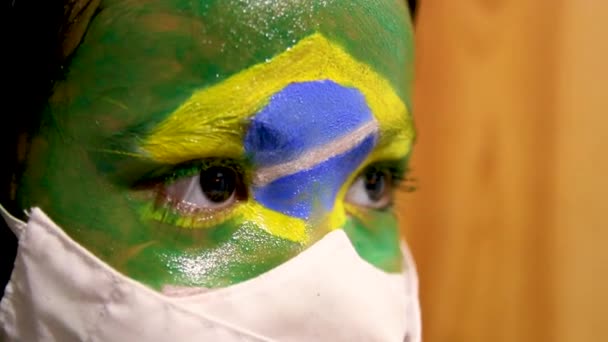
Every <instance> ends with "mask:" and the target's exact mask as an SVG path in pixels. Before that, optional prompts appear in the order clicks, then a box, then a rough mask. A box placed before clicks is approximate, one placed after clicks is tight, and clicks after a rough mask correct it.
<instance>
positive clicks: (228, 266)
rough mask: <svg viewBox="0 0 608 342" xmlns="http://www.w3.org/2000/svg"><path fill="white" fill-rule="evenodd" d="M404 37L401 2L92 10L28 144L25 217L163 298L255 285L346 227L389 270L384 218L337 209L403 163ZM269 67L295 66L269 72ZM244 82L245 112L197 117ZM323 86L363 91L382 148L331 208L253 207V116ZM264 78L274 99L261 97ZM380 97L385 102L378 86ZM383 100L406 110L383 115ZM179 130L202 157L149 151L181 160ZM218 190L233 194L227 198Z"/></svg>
mask: <svg viewBox="0 0 608 342" xmlns="http://www.w3.org/2000/svg"><path fill="white" fill-rule="evenodd" d="M411 41H412V29H411V24H410V21H409V15H408V13H407V9H406V6H405V3H403V4H401V3H399V2H394V1H369V0H360V1H312V2H306V3H305V4H302V3H300V2H298V1H285V2H283V1H273V2H270V3H267V2H262V1H186V0H183V1H179V0H178V1H162V0H158V1H146V2H137V1H111V0H107V1H102V3H101V5H100V10H99V11H98V14H97V15H96V16H95V17H94V19H93V20H92V22H91V23H90V26H89V29H88V31H87V33H86V35H85V37H84V38H83V41H82V42H81V44H80V46H79V47H78V48H77V49H76V51H75V53H74V55H73V56H72V58H71V61H70V64H69V65H68V66H67V68H66V70H65V76H64V79H62V80H59V81H58V82H57V83H56V85H55V88H54V91H53V94H52V96H51V97H50V99H49V102H48V105H47V108H46V110H45V112H44V113H43V119H42V122H41V125H40V128H39V129H38V130H37V131H36V132H35V134H34V136H33V138H32V141H31V144H30V148H29V154H28V159H27V161H28V164H27V168H26V170H25V172H24V174H23V176H22V178H21V181H20V187H19V193H18V197H19V201H20V203H21V206H22V207H23V208H29V207H32V206H39V207H41V208H42V209H43V210H44V211H45V212H46V213H48V214H49V216H50V217H51V218H53V220H55V221H56V222H57V223H58V224H59V225H60V226H61V227H62V228H63V229H64V230H65V231H66V232H67V233H68V234H69V235H70V236H71V237H72V238H74V239H75V240H76V241H78V242H79V243H80V244H82V245H83V246H84V247H86V248H87V249H88V250H90V251H91V252H93V253H94V254H96V255H97V256H99V257H100V258H102V259H103V260H104V261H106V262H107V263H109V264H110V265H111V266H113V267H114V268H116V269H117V270H119V271H121V272H123V273H125V274H127V275H129V276H130V277H132V278H134V279H136V280H138V281H141V282H143V283H145V284H147V285H149V286H151V287H154V288H157V289H161V288H162V287H163V286H165V285H181V286H204V287H219V286H227V285H230V284H234V283H237V282H240V281H243V280H246V279H250V278H252V277H255V276H257V275H259V274H261V273H263V272H265V271H267V270H269V269H272V268H273V267H275V266H277V265H279V264H281V263H283V262H285V261H286V260H288V259H290V258H292V257H293V256H295V255H297V254H298V253H299V252H300V251H302V250H303V249H304V248H306V247H307V246H309V245H310V244H312V243H314V242H315V241H317V240H318V239H319V238H321V237H322V235H323V234H324V233H325V232H327V231H329V230H331V229H336V228H339V227H340V226H343V225H344V226H345V229H346V231H347V233H348V234H349V237H350V238H351V240H352V241H353V243H354V245H355V246H356V248H357V250H358V251H359V252H360V254H361V256H362V257H363V258H365V259H366V260H368V261H370V262H371V263H372V264H374V265H376V266H378V267H380V268H383V269H385V270H387V271H397V270H398V269H399V265H400V253H399V248H398V247H399V239H398V233H397V231H398V230H397V228H396V227H397V226H396V223H395V222H394V220H392V219H391V218H390V217H392V216H391V214H390V213H389V212H387V209H382V210H379V209H374V208H373V207H372V208H364V207H365V206H366V205H365V204H361V203H358V204H357V203H355V204H351V205H348V206H346V207H353V208H355V209H354V210H353V211H349V210H347V209H345V205H344V202H345V196H346V193H347V192H348V191H349V188H350V187H351V184H355V183H357V180H359V179H360V178H358V177H359V175H360V174H361V172H363V171H364V170H365V169H368V168H369V167H370V166H373V165H376V164H377V165H393V164H395V165H401V164H402V163H403V160H405V158H406V155H407V153H408V151H409V149H410V144H411V140H412V134H411V131H412V127H411V118H410V117H409V114H408V113H407V107H409V102H410V101H409V91H410V88H409V87H410V86H409V85H410V83H411V79H412V44H411ZM301 56H312V57H311V58H310V59H305V58H304V57H301ZM315 56H316V57H315ZM319 56H321V57H319ZM326 56H330V57H329V58H326ZM296 57H297V58H296ZM303 58H304V59H303ZM306 58H308V57H306ZM302 60H303V61H305V62H302V63H304V64H302V65H299V64H297V62H298V61H302ZM285 61H286V62H285ZM309 61H310V62H309ZM318 61H321V62H322V66H319V64H315V63H321V62H318ZM324 61H326V62H324ZM332 61H333V63H334V64H335V65H334V64H332ZM281 63H283V64H281ZM290 63H291V64H290ZM306 63H308V64H306ZM279 64H281V65H293V70H292V71H290V72H283V71H281V72H277V71H276V70H277V68H278V67H277V66H276V65H279ZM349 68H350V69H349ZM352 68H355V69H352ZM362 68H364V69H362ZM273 70H274V71H273ZM307 70H312V71H307ZM315 70H316V71H315ZM350 70H365V72H364V73H357V72H351V71H350ZM300 71H301V72H300ZM273 72H274V73H276V74H277V75H278V76H277V75H275V74H273ZM315 72H316V74H315ZM287 74H289V75H287ZM356 74H365V75H366V76H365V77H367V75H372V74H373V77H372V76H370V77H372V78H367V79H364V78H361V77H363V76H361V77H359V79H357V78H356V77H355V76H357V75H356ZM288 76H289V77H292V79H290V80H287V78H286V77H288ZM252 77H253V78H252ZM337 78H340V79H337ZM252 79H253V80H255V82H256V83H255V84H257V85H259V87H255V89H251V90H250V91H248V92H249V93H252V94H253V95H252V96H251V101H249V100H247V101H249V102H247V101H244V102H243V105H242V106H241V105H240V103H239V106H238V108H240V109H243V110H242V113H239V114H238V115H237V114H236V112H237V110H236V109H235V110H229V111H225V112H221V113H220V112H217V111H216V112H214V113H216V114H215V115H211V114H204V113H205V112H201V113H203V114H201V113H198V112H196V106H197V105H202V106H203V105H204V106H207V103H210V104H209V106H211V104H213V105H214V106H216V107H213V108H224V107H225V108H230V105H232V104H233V103H237V102H238V101H241V100H243V97H241V96H238V98H237V97H235V98H230V96H227V95H226V94H231V93H234V92H233V91H234V89H238V86H239V84H245V83H239V82H246V80H252ZM327 79H329V80H333V81H335V82H337V83H339V84H340V85H342V86H345V87H350V88H353V89H358V91H359V92H360V93H361V94H363V95H364V96H365V98H366V101H367V103H368V106H369V108H370V109H371V111H372V114H373V115H374V117H375V118H376V120H377V122H378V125H379V127H380V128H379V129H380V132H379V139H378V141H377V144H376V145H375V149H374V151H372V152H371V153H369V155H368V157H367V158H366V159H365V160H364V161H363V162H361V163H360V165H359V166H357V167H354V168H353V170H352V172H351V173H350V174H349V175H348V176H347V177H346V178H345V183H344V186H342V188H341V190H340V191H339V192H338V193H337V194H336V199H335V204H334V205H333V207H332V208H330V209H327V208H325V209H324V210H320V211H319V212H316V211H313V212H314V215H311V216H310V217H306V218H302V217H292V216H290V215H289V214H285V213H280V212H278V211H277V210H273V209H271V208H268V207H266V206H264V205H261V204H260V203H259V202H257V201H256V199H255V198H253V196H252V191H251V188H252V186H253V185H252V184H253V183H254V182H255V175H256V172H257V171H259V170H257V169H256V165H255V164H254V163H253V162H252V159H251V156H250V155H247V154H246V153H244V151H243V148H242V146H243V139H244V137H245V134H246V132H247V130H248V127H249V118H250V117H252V116H254V115H255V114H256V113H257V112H259V111H260V110H262V109H263V108H264V106H265V105H267V104H268V103H269V101H270V96H271V95H272V94H274V93H276V92H277V91H279V90H281V89H282V87H283V86H284V84H291V83H293V82H307V81H315V80H327ZM370 79H371V80H373V82H371V83H373V84H371V85H370V81H369V80H370ZM271 82H275V83H273V84H274V85H276V87H277V89H274V88H272V87H270V86H268V87H266V86H267V85H268V84H270V83H271ZM281 82H283V83H281ZM357 82H359V83H357ZM366 84H367V85H366ZM235 87H236V88H235ZM365 87H368V88H369V89H368V88H365ZM374 87H376V88H374ZM258 88H259V89H269V90H268V92H269V93H268V94H267V93H262V90H259V89H258ZM385 88H386V89H389V90H390V91H391V92H392V94H393V95H391V96H392V97H390V96H389V95H383V94H386V92H383V91H377V92H375V90H374V89H385ZM258 90H259V91H258ZM256 91H258V92H259V94H257V93H256ZM264 91H265V90H264ZM254 93H255V94H254ZM217 94H220V95H217ZM374 94H380V95H374ZM389 97H390V99H388V100H387V98H389ZM218 99H220V100H218ZM393 103H399V104H401V106H403V108H405V109H404V110H405V111H404V112H403V113H400V114H386V113H385V112H384V111H383V110H382V108H389V107H390V108H394V106H393V105H392V104H393ZM249 104H251V109H249V107H246V106H248V105H249ZM383 106H384V107H383ZM397 107H399V106H397ZM192 108H195V109H192ZM205 108H207V107H205ZM209 108H211V107H209ZM238 108H237V109H238ZM192 113H194V114H192ZM217 113H220V114H217ZM184 118H186V119H184ZM172 120H173V121H172ZM176 120H177V121H176ZM189 127H197V129H200V130H199V131H197V132H199V133H198V138H197V139H200V141H198V140H197V144H195V146H200V151H199V150H196V149H195V150H194V154H190V155H188V156H189V157H188V158H187V160H181V159H180V160H177V159H175V160H174V159H172V158H171V155H172V154H173V152H172V151H176V150H175V149H174V150H172V149H170V148H169V147H168V145H169V144H164V143H159V144H157V145H154V146H153V145H151V144H150V142H155V141H163V140H162V139H161V140H158V139H156V138H157V137H162V138H165V137H169V140H166V141H170V142H171V145H172V146H177V149H179V146H186V145H187V144H188V141H192V137H191V136H190V135H183V134H182V133H183V132H186V131H188V130H187V129H188V128H189ZM165 132H170V133H165ZM176 132H177V133H176ZM200 132H204V133H200ZM404 132H405V133H404ZM195 133H196V132H195ZM311 134H312V133H311ZM155 139H156V140H155ZM150 146H153V147H150ZM328 146H331V143H330V144H329V145H328ZM171 148H174V147H171ZM163 149H165V152H167V153H164V154H163V153H161V152H162V151H163ZM159 151H160V152H159ZM175 153H177V152H175ZM160 156H164V157H163V158H161V157H160ZM229 170H236V171H235V172H236V178H237V180H236V182H237V183H238V184H237V185H235V187H234V189H233V188H231V186H232V185H231V183H230V182H232V180H231V179H230V178H229V177H231V174H230V172H231V171H229ZM327 172H332V170H327ZM383 172H384V171H383V170H380V171H379V174H384V173H383ZM218 175H219V176H218ZM197 177H198V178H197ZM204 179H207V180H206V181H205V180H204ZM368 181H369V179H368ZM213 182H215V183H213ZM209 184H215V185H214V186H215V188H213V187H211V188H209V189H211V190H209V191H207V192H206V193H207V194H209V193H214V194H215V195H216V196H219V197H216V198H215V199H216V200H215V201H211V202H209V201H207V202H205V203H206V204H204V205H203V204H201V203H202V202H201V199H200V196H199V195H194V193H193V192H192V191H190V190H185V189H193V187H194V188H196V187H198V188H197V191H199V192H200V188H201V187H202V188H205V186H210V185H209ZM218 184H219V185H218ZM357 184H359V183H357ZM360 184H364V185H365V184H367V185H369V184H368V183H360ZM222 186H223V187H224V188H222ZM218 189H219V190H218ZM222 189H224V190H225V191H227V192H231V191H230V190H231V189H232V190H234V197H230V198H228V199H226V198H223V197H221V196H223V195H222V193H220V192H218V191H220V190H222ZM226 189H228V190H226ZM366 189H367V190H369V186H368V187H367V188H366ZM237 190H238V191H237ZM372 190H373V189H372ZM197 193H198V192H197ZM228 195H230V194H228ZM197 196H198V197H197ZM227 197H229V196H227ZM346 197H348V196H346ZM186 199H188V200H187V201H186ZM193 203H194V204H193ZM355 212H356V213H355ZM363 212H365V213H366V214H361V213H363ZM348 217H352V218H348Z"/></svg>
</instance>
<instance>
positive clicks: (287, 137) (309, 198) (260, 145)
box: [244, 80, 378, 220]
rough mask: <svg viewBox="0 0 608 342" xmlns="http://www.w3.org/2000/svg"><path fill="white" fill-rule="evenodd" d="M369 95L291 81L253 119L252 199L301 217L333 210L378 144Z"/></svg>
mask: <svg viewBox="0 0 608 342" xmlns="http://www.w3.org/2000/svg"><path fill="white" fill-rule="evenodd" d="M377 135H378V124H377V122H376V120H375V119H374V116H373V115H372V113H371V110H370V109H369V107H368V105H367V103H366V101H365V97H364V96H363V94H361V92H360V91H358V90H357V89H355V88H350V87H345V86H342V85H339V84H337V83H335V82H332V81H329V80H324V81H312V82H303V83H292V84H290V85H288V86H287V87H285V88H283V89H282V90H281V91H279V92H277V93H275V94H274V95H273V96H272V97H271V98H270V100H269V102H268V104H267V105H266V106H265V107H264V108H263V109H262V110H261V111H260V112H258V113H257V114H256V115H255V116H254V117H253V118H252V119H251V124H250V126H249V128H248V131H247V134H246V136H245V142H244V145H245V152H246V153H247V156H248V157H249V158H251V161H252V162H253V166H254V170H255V171H254V175H253V188H252V192H253V197H254V199H255V200H256V201H258V202H259V203H260V204H262V205H263V206H265V207H267V208H269V209H272V210H275V211H278V212H280V213H283V214H285V215H289V216H292V217H297V218H301V219H306V220H308V219H310V218H311V214H312V212H313V211H315V212H316V210H318V208H321V209H322V211H331V210H332V208H333V207H334V205H335V202H336V200H337V196H338V194H339V193H340V189H342V187H343V186H344V185H345V183H346V182H347V180H348V179H349V178H350V176H351V175H352V174H353V172H354V171H355V170H356V169H357V168H358V167H359V166H360V165H361V163H363V162H364V161H365V159H366V157H367V156H368V155H369V153H370V152H371V151H372V150H373V148H374V145H375V144H376V141H377Z"/></svg>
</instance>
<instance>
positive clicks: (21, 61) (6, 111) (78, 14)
mask: <svg viewBox="0 0 608 342" xmlns="http://www.w3.org/2000/svg"><path fill="white" fill-rule="evenodd" d="M98 3H99V0H44V1H41V0H4V2H3V3H2V13H3V14H4V16H5V20H3V24H4V25H5V27H4V29H3V31H2V32H3V33H4V36H5V39H4V42H3V43H4V46H3V48H4V49H3V50H4V51H5V53H4V61H5V62H4V63H5V64H4V65H3V66H2V68H3V69H4V73H3V81H4V87H3V91H2V96H3V101H2V105H3V106H4V108H3V110H2V113H3V118H2V119H3V120H4V122H3V123H2V124H1V125H0V155H1V156H2V159H3V160H2V162H1V163H0V165H2V167H0V203H1V204H2V205H3V206H4V207H5V209H7V210H8V211H9V212H10V213H12V214H13V215H17V216H22V214H23V213H21V212H20V209H19V206H18V204H17V203H16V202H15V199H14V197H15V196H14V195H15V193H14V192H15V188H16V185H17V184H16V181H17V179H18V178H19V175H20V173H21V169H22V167H23V165H22V161H21V160H20V156H19V154H20V151H21V154H23V153H25V150H24V148H26V145H27V141H28V139H29V136H30V134H31V133H32V132H33V131H35V130H36V128H37V125H38V124H39V121H40V114H41V112H42V111H43V108H44V106H45V104H46V101H47V99H48V97H49V95H50V92H51V89H52V86H53V82H54V81H55V80H56V79H57V78H58V77H60V75H61V70H62V64H63V63H64V62H66V61H67V58H66V57H67V56H68V55H69V53H71V51H72V50H73V49H74V48H75V47H76V45H77V43H78V41H79V40H80V38H81V37H78V32H77V34H76V35H74V34H73V33H72V32H74V30H75V29H78V28H76V27H75V25H74V23H78V22H79V19H81V18H82V16H83V15H84V16H88V17H89V18H90V13H91V7H90V6H91V5H93V6H97V4H98ZM85 19H88V18H85ZM86 22H88V20H86ZM86 22H85V23H83V24H84V25H85V28H86ZM80 28H81V27H80ZM81 30H83V29H82V28H81ZM66 37H67V38H66ZM21 158H22V157H21ZM16 249H17V240H16V238H15V236H14V235H13V234H12V232H11V231H10V230H9V229H8V228H7V227H6V226H5V224H4V220H0V290H1V291H2V292H0V296H1V295H3V294H4V287H5V285H6V283H7V282H8V279H9V276H10V273H11V270H12V267H13V263H14V259H15V254H16Z"/></svg>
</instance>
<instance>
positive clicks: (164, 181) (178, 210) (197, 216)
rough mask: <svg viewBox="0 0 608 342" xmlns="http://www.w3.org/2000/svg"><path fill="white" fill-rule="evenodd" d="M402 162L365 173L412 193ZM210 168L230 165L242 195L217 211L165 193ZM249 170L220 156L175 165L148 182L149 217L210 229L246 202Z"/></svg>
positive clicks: (383, 164) (372, 167)
mask: <svg viewBox="0 0 608 342" xmlns="http://www.w3.org/2000/svg"><path fill="white" fill-rule="evenodd" d="M402 164H403V163H397V162H378V163H374V164H372V165H370V166H367V167H366V168H365V169H364V171H363V172H369V171H370V170H372V171H376V172H383V173H385V174H387V175H388V176H389V177H390V179H391V182H392V189H393V191H395V192H397V191H400V190H402V189H403V190H404V191H405V192H411V189H412V187H411V186H407V182H409V181H410V179H409V178H406V177H405V175H406V173H407V170H406V169H405V168H404V167H402ZM211 167H226V168H231V169H233V170H234V171H235V172H236V173H237V175H238V176H239V177H240V178H241V182H242V186H243V188H244V193H240V194H239V198H238V199H237V200H236V201H235V203H233V204H230V205H229V206H227V207H226V208H222V209H218V210H204V209H201V208H197V207H196V206H189V205H188V203H184V202H182V201H180V200H179V199H176V198H171V197H170V196H168V194H167V192H166V188H167V187H168V186H171V184H174V183H176V182H178V181H179V180H182V179H186V178H188V177H195V176H196V175H198V174H200V173H202V172H203V171H204V170H206V169H209V168H211ZM249 169H250V168H247V167H246V165H245V163H244V162H242V161H237V160H232V159H219V158H213V159H203V160H197V161H191V162H187V163H182V164H179V165H177V166H174V167H172V168H170V169H168V170H166V171H165V172H163V174H164V176H163V175H162V174H161V175H159V176H158V177H156V178H155V179H152V180H151V181H149V182H150V183H152V184H155V185H154V187H155V189H156V190H155V192H156V201H155V204H154V207H153V208H152V212H151V213H150V215H149V216H152V217H153V218H154V219H156V220H159V221H161V222H164V223H168V224H172V225H175V226H178V227H182V228H207V227H213V226H216V225H218V224H221V223H222V222H225V221H227V220H229V219H230V218H232V217H233V216H234V214H235V213H236V212H237V210H235V208H236V207H237V206H238V203H239V202H245V201H246V200H247V199H248V197H249V188H248V185H249V184H250V180H251V174H249V173H248V172H246V171H245V170H249ZM363 172H362V173H360V174H359V175H358V176H357V178H358V177H360V176H361V175H362V174H363ZM156 174H158V173H156ZM150 183H148V184H150ZM352 185H353V184H349V187H350V186H352ZM390 207H392V203H391V205H389V207H388V208H384V209H375V210H381V211H382V210H390ZM368 209H369V208H368Z"/></svg>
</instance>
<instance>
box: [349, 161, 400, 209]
mask: <svg viewBox="0 0 608 342" xmlns="http://www.w3.org/2000/svg"><path fill="white" fill-rule="evenodd" d="M393 188H394V179H393V176H392V174H391V173H390V172H388V171H384V170H381V169H377V168H370V169H367V170H365V171H364V172H363V173H362V174H361V175H359V177H357V179H355V181H354V182H353V184H352V185H351V186H350V189H348V192H347V193H346V198H345V199H346V201H347V202H350V203H352V204H355V205H359V206H362V207H366V208H371V209H386V208H388V207H390V205H391V204H392V202H393Z"/></svg>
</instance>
